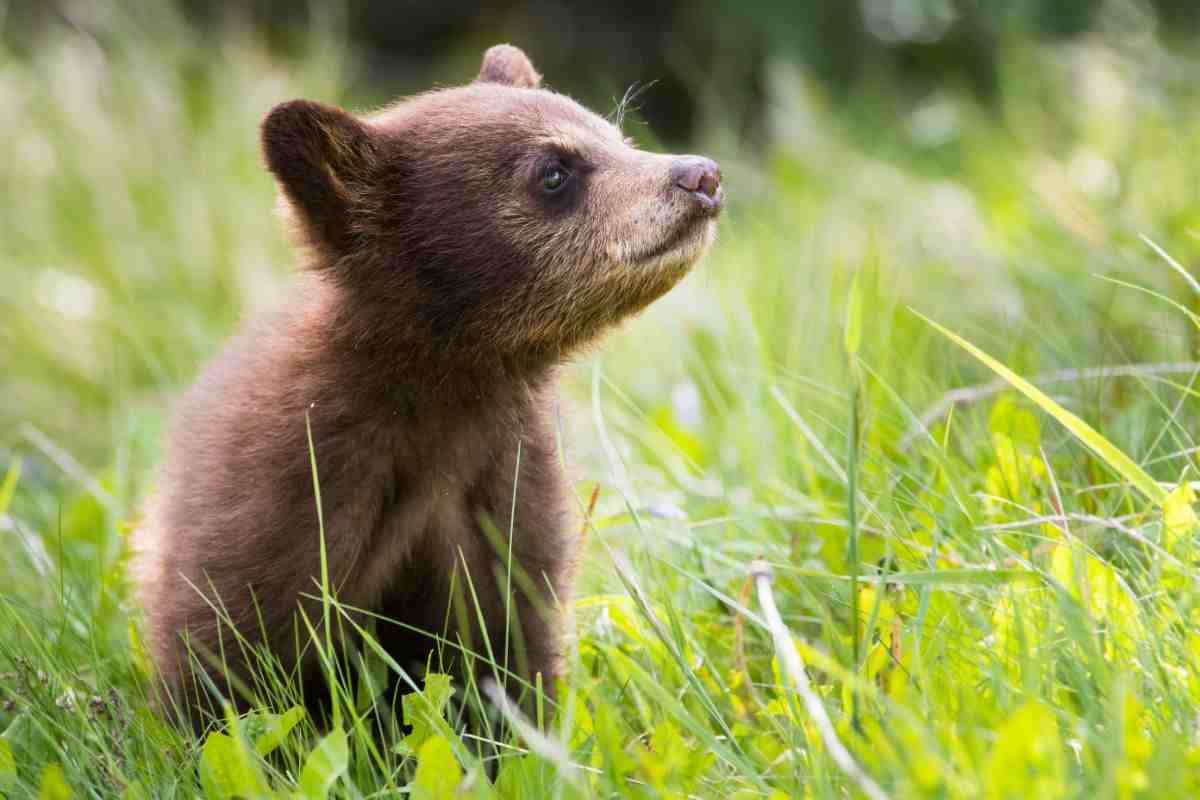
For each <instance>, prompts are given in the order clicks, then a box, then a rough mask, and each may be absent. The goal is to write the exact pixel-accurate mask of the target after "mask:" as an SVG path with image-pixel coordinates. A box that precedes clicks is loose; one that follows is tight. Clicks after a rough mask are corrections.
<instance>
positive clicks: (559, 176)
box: [542, 161, 571, 194]
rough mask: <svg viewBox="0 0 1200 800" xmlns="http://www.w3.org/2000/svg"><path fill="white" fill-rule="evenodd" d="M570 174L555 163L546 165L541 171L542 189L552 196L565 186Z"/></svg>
mask: <svg viewBox="0 0 1200 800" xmlns="http://www.w3.org/2000/svg"><path fill="white" fill-rule="evenodd" d="M570 177H571V173H570V172H568V171H567V168H566V167H564V166H563V165H562V164H560V163H558V162H557V161H554V162H551V163H549V164H547V165H546V166H545V167H544V168H543V169H542V189H543V190H545V191H546V192H547V193H548V194H554V193H555V192H557V191H558V190H560V189H562V187H564V186H566V185H567V180H568V179H569V178H570Z"/></svg>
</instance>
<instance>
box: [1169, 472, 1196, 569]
mask: <svg viewBox="0 0 1200 800" xmlns="http://www.w3.org/2000/svg"><path fill="white" fill-rule="evenodd" d="M1194 502H1196V492H1195V491H1194V490H1193V489H1192V486H1191V484H1189V483H1180V484H1179V485H1178V486H1176V487H1175V488H1174V489H1172V490H1171V492H1170V493H1169V494H1168V495H1167V499H1166V502H1165V503H1163V547H1165V548H1166V549H1167V550H1168V551H1170V552H1172V553H1173V552H1175V548H1176V545H1178V544H1179V543H1180V541H1183V540H1184V539H1185V538H1186V537H1187V536H1188V535H1189V534H1190V533H1191V532H1192V531H1194V530H1195V529H1196V524H1197V522H1198V520H1197V518H1196V510H1195V509H1194V508H1193V507H1192V503H1194Z"/></svg>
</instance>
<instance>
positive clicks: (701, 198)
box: [670, 156, 724, 212]
mask: <svg viewBox="0 0 1200 800" xmlns="http://www.w3.org/2000/svg"><path fill="white" fill-rule="evenodd" d="M670 177H671V183H673V184H675V185H676V186H678V187H679V188H680V189H683V190H684V191H686V192H689V193H690V194H691V195H692V197H694V198H696V200H697V201H698V202H699V203H700V205H701V207H703V208H704V209H705V210H706V211H709V212H715V211H717V210H719V209H720V207H721V201H722V200H723V199H724V192H722V191H721V168H720V167H718V166H717V162H715V161H713V160H712V159H711V158H704V157H703V156H681V157H680V158H677V159H675V161H674V162H673V163H672V164H671V175H670Z"/></svg>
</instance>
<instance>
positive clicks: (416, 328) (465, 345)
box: [281, 274, 560, 428]
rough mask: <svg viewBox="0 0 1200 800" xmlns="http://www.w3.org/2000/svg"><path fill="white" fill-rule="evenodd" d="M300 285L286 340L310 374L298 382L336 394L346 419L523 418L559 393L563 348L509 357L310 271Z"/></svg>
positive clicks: (424, 422)
mask: <svg viewBox="0 0 1200 800" xmlns="http://www.w3.org/2000/svg"><path fill="white" fill-rule="evenodd" d="M299 291H300V294H301V295H302V296H303V300H302V301H300V303H298V306H297V307H294V311H292V312H287V313H285V314H284V325H283V328H285V329H286V332H283V331H281V332H282V333H283V344H284V345H285V347H287V348H288V350H290V351H291V352H292V353H293V354H294V355H295V356H296V357H297V358H296V362H295V363H294V368H295V369H298V370H300V371H301V372H304V373H307V375H308V377H309V378H310V380H303V381H301V385H307V386H309V388H310V389H311V390H312V391H313V393H314V394H316V395H319V396H320V398H321V399H323V400H325V401H326V402H328V400H329V399H330V398H336V406H337V408H338V411H339V413H338V416H339V417H341V418H342V419H343V420H344V421H345V422H354V421H355V420H358V421H367V420H371V419H375V420H378V421H380V422H384V423H386V422H387V421H388V420H391V421H392V422H394V423H396V424H408V423H411V422H413V421H419V422H420V423H421V424H422V425H424V426H425V427H426V428H430V427H436V426H437V423H436V422H434V418H436V417H439V416H445V417H449V418H450V420H451V421H452V420H454V419H455V418H458V417H460V416H464V417H465V416H474V417H479V416H480V415H482V417H483V418H494V417H495V416H497V415H499V416H500V417H507V416H513V415H516V416H520V409H522V408H527V407H528V406H529V405H530V404H533V405H541V404H542V403H544V402H545V401H546V400H547V399H548V395H551V394H552V393H553V390H554V386H555V383H556V380H557V375H558V369H557V366H558V363H559V360H560V359H559V358H558V356H557V354H526V355H524V356H520V357H518V356H512V355H504V354H501V353H498V352H497V351H496V350H495V349H494V348H493V347H491V346H489V343H487V342H482V341H473V340H472V339H470V338H469V337H465V336H456V335H454V334H453V333H451V334H450V335H447V334H446V332H439V333H440V334H441V335H440V336H435V335H434V334H435V332H433V331H431V330H430V329H429V325H428V323H427V322H426V321H425V320H427V318H428V317H427V315H418V314H415V313H412V311H411V310H409V309H406V308H405V307H404V306H403V304H397V303H394V302H389V300H388V299H386V298H374V297H370V296H369V295H364V293H362V292H361V291H360V290H356V289H353V288H347V287H344V286H339V285H336V284H334V283H332V282H329V281H328V280H327V279H326V278H325V277H324V276H323V275H320V274H306V275H303V276H302V278H301V281H300V290H299ZM310 402H319V401H318V400H316V399H313V400H311V401H310ZM480 421H482V420H480Z"/></svg>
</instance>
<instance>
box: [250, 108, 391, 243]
mask: <svg viewBox="0 0 1200 800" xmlns="http://www.w3.org/2000/svg"><path fill="white" fill-rule="evenodd" d="M262 147H263V154H264V155H265V156H266V160H267V167H268V168H270V170H271V172H272V173H273V174H274V175H275V178H276V179H277V180H278V181H279V186H280V188H281V189H282V190H283V192H284V194H285V195H286V196H287V199H288V200H289V201H290V202H291V204H292V206H293V207H294V208H295V209H296V211H298V212H299V215H300V217H301V221H302V223H303V225H304V226H305V228H306V229H307V233H308V234H309V236H310V238H311V239H313V240H314V242H313V243H314V244H321V245H324V246H328V247H330V248H333V249H334V250H335V251H337V250H341V249H343V248H344V247H345V246H346V245H347V243H348V242H347V237H348V235H349V231H350V225H349V223H350V219H349V218H350V213H351V210H352V208H353V205H354V203H355V187H357V186H361V185H362V183H363V180H364V178H365V176H366V172H367V170H368V168H369V167H370V165H371V164H372V162H373V156H374V140H373V138H372V135H371V131H370V129H369V128H368V127H367V126H366V124H364V123H363V122H361V121H360V120H358V119H357V118H355V117H354V116H352V115H350V114H348V113H346V112H345V111H342V110H341V109H340V108H335V107H333V106H327V105H324V104H322V103H314V102H312V101H310V100H292V101H290V102H287V103H282V104H280V105H277V106H275V108H273V109H271V113H269V114H267V117H266V119H264V120H263V124H262Z"/></svg>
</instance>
